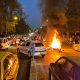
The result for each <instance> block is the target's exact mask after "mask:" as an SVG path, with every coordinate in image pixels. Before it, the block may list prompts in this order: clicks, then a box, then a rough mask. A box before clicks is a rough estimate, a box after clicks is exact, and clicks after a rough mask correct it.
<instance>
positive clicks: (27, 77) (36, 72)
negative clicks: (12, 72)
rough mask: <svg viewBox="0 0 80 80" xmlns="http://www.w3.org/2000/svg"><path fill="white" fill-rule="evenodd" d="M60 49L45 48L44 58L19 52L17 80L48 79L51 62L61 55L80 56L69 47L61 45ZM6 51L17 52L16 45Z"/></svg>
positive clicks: (79, 53)
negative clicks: (31, 57)
mask: <svg viewBox="0 0 80 80" xmlns="http://www.w3.org/2000/svg"><path fill="white" fill-rule="evenodd" d="M62 49H63V51H62V52H59V51H58V50H47V53H46V55H45V57H44V58H42V57H41V56H40V57H35V58H33V59H29V58H28V57H27V56H26V55H24V54H19V55H18V58H19V66H20V68H19V72H18V79H17V80H48V75H49V73H48V72H49V70H48V67H49V64H50V63H51V62H55V61H56V60H57V59H58V58H59V57H61V56H71V55H72V56H76V55H78V56H80V52H77V51H75V50H73V49H72V48H71V47H63V48H62ZM8 51H10V52H12V53H13V54H16V53H17V52H16V47H12V48H10V49H9V50H8ZM30 63H31V65H30ZM29 72H30V73H29Z"/></svg>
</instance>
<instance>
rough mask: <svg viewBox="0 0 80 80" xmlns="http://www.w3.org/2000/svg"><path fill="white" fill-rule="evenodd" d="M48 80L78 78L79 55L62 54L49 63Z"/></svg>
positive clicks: (75, 79) (78, 79) (79, 78)
mask: <svg viewBox="0 0 80 80" xmlns="http://www.w3.org/2000/svg"><path fill="white" fill-rule="evenodd" d="M49 80H80V56H68V57H64V56H63V57H60V58H59V59H58V60H57V61H56V62H55V63H51V64H50V65H49Z"/></svg>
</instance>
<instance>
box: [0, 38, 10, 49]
mask: <svg viewBox="0 0 80 80" xmlns="http://www.w3.org/2000/svg"><path fill="white" fill-rule="evenodd" d="M9 47H10V41H9V40H8V38H0V49H1V50H6V49H8V48H9Z"/></svg>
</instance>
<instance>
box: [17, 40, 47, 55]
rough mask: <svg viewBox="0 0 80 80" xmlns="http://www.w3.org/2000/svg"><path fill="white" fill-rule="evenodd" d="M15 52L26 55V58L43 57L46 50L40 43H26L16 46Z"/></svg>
mask: <svg viewBox="0 0 80 80" xmlns="http://www.w3.org/2000/svg"><path fill="white" fill-rule="evenodd" d="M17 52H18V53H24V54H27V55H28V56H38V55H41V56H42V57H44V56H45V54H46V48H45V47H44V45H43V44H42V43H41V42H38V41H28V42H24V43H23V44H21V45H20V46H18V48H17Z"/></svg>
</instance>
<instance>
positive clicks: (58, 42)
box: [50, 31, 61, 49]
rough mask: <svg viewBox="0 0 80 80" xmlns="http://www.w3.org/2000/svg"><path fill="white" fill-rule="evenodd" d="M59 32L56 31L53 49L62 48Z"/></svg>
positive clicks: (52, 44)
mask: <svg viewBox="0 0 80 80" xmlns="http://www.w3.org/2000/svg"><path fill="white" fill-rule="evenodd" d="M58 36H59V34H58V32H57V31H55V32H54V36H53V41H52V43H51V45H50V46H51V47H52V48H53V49H61V43H60V39H59V38H58Z"/></svg>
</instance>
